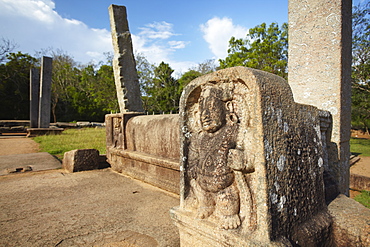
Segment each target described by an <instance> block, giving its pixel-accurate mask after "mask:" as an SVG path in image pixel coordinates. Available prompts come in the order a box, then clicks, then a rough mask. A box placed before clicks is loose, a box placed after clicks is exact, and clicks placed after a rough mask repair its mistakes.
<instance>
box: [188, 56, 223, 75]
mask: <svg viewBox="0 0 370 247" xmlns="http://www.w3.org/2000/svg"><path fill="white" fill-rule="evenodd" d="M191 70H194V71H197V72H199V73H200V74H202V75H205V74H208V73H211V72H214V71H216V70H217V65H216V62H215V60H214V59H207V60H205V61H204V62H202V63H199V64H198V65H197V66H196V67H194V68H192V69H191Z"/></svg>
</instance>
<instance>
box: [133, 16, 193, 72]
mask: <svg viewBox="0 0 370 247" xmlns="http://www.w3.org/2000/svg"><path fill="white" fill-rule="evenodd" d="M140 30H141V32H139V33H138V34H131V37H132V43H133V48H134V50H135V52H137V53H142V54H143V55H144V56H145V57H146V58H147V59H148V61H149V62H150V63H154V64H156V65H158V64H160V63H161V62H162V61H163V62H165V63H168V64H170V66H171V68H172V69H174V70H176V72H178V73H180V72H183V71H185V70H187V69H188V68H190V67H192V66H194V63H193V62H188V61H182V62H180V61H175V60H173V59H172V58H171V56H172V54H173V53H174V52H176V50H178V49H184V48H185V47H186V45H187V44H189V42H187V41H179V40H170V38H171V37H173V36H178V35H179V34H176V33H175V32H174V31H173V24H171V23H167V22H165V21H162V22H153V23H150V24H147V25H145V27H142V28H140Z"/></svg>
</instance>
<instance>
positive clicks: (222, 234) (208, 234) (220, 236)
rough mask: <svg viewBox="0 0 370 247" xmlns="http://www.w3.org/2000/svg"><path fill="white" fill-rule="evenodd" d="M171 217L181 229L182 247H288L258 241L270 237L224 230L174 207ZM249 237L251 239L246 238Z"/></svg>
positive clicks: (238, 230)
mask: <svg viewBox="0 0 370 247" xmlns="http://www.w3.org/2000/svg"><path fill="white" fill-rule="evenodd" d="M170 215H171V218H172V220H173V221H174V223H175V225H176V226H177V227H178V229H179V233H180V242H181V247H194V246H202V247H221V246H240V247H241V246H286V245H285V244H283V243H280V242H271V241H268V240H267V242H266V241H263V240H261V241H258V240H256V239H268V236H256V234H257V235H258V233H254V234H250V235H248V234H241V231H242V230H240V229H236V230H223V229H221V228H219V227H217V225H216V224H215V223H213V222H211V221H210V220H202V219H196V218H195V217H194V215H193V213H192V212H188V211H185V210H182V209H180V208H179V207H174V208H172V209H171V210H170ZM246 236H249V237H250V238H246Z"/></svg>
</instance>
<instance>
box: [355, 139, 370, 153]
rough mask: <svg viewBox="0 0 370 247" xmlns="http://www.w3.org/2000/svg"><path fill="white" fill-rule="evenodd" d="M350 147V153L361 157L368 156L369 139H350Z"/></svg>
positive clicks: (369, 151) (369, 148)
mask: <svg viewBox="0 0 370 247" xmlns="http://www.w3.org/2000/svg"><path fill="white" fill-rule="evenodd" d="M350 145H351V153H355V154H359V155H361V156H370V139H365V138H355V137H352V138H351V140H350Z"/></svg>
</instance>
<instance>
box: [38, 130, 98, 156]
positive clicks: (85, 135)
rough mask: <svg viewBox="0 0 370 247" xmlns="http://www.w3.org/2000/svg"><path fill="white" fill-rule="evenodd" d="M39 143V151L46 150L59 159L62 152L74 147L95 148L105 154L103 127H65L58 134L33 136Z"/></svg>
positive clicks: (62, 154)
mask: <svg viewBox="0 0 370 247" xmlns="http://www.w3.org/2000/svg"><path fill="white" fill-rule="evenodd" d="M33 140H34V141H35V142H37V143H39V144H40V149H41V152H48V153H50V154H52V155H55V156H56V157H58V158H59V159H63V156H64V153H65V152H68V151H71V150H74V149H90V148H93V149H97V150H99V153H100V154H105V128H81V129H67V130H65V131H63V132H62V134H60V135H45V136H37V137H34V138H33Z"/></svg>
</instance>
